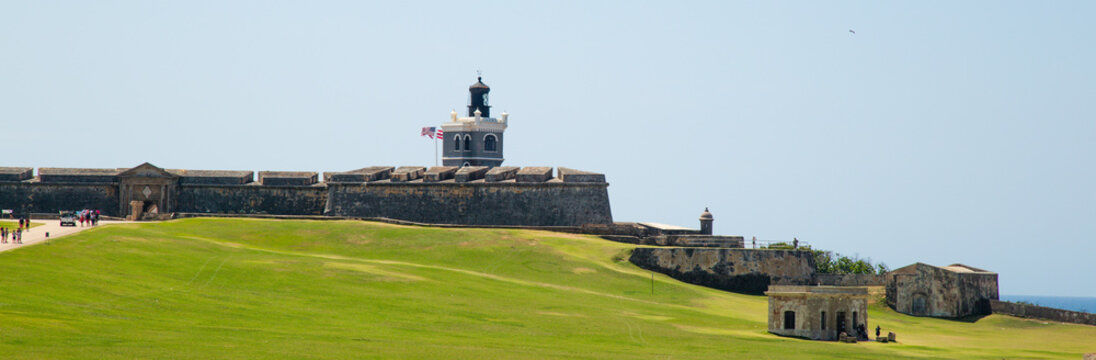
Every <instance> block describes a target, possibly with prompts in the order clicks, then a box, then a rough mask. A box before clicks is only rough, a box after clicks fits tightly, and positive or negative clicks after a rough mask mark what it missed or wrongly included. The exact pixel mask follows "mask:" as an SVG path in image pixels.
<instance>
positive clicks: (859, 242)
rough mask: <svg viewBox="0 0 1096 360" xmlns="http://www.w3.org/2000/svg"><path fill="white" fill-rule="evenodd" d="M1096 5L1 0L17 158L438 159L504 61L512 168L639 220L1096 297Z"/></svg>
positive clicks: (337, 166)
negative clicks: (585, 175) (590, 185)
mask: <svg viewBox="0 0 1096 360" xmlns="http://www.w3.org/2000/svg"><path fill="white" fill-rule="evenodd" d="M1094 10H1096V3H1094V2H1083V1H1054V2H1037V1H1028V2H1010V1H961V2H956V1H905V2H877V1H853V2H849V1H826V2H821V1H780V2H776V1H764V2H761V1H758V2H733V1H713V2H696V1H662V2H653V1H620V2H614V1H550V2H547V1H546V2H505V1H459V2H418V1H389V2H364V1H95V2H86V1H60V2H58V1H8V0H0V149H2V150H0V153H2V154H3V155H2V159H3V160H2V161H0V166H29V167H36V168H37V167H103V168H124V167H132V166H136V165H138V164H141V163H143V162H146V161H147V162H151V163H152V164H154V165H157V166H160V167H164V168H182V169H211V170H253V171H264V170H296V171H346V170H351V169H357V168H361V167H365V166H373V165H392V166H400V165H420V166H432V165H433V164H434V161H435V158H434V151H435V149H434V146H435V145H434V143H433V142H432V141H431V140H429V139H427V138H423V137H420V136H419V133H420V131H419V130H420V128H421V127H423V126H438V125H440V124H441V123H443V122H445V121H447V120H448V116H449V112H450V110H453V109H456V110H458V111H462V109H465V108H466V106H467V102H468V92H467V89H468V86H469V85H471V84H472V83H474V82H475V78H476V74H477V71H480V72H482V75H483V81H484V82H485V83H487V84H488V85H490V86H491V89H492V91H491V104H492V106H493V110H494V111H496V112H499V113H501V112H502V111H506V112H508V113H509V114H510V121H509V128H508V129H507V131H506V145H505V149H506V153H505V157H506V163H505V164H506V165H512V166H555V167H558V166H564V167H570V168H576V169H580V170H586V171H594V172H600V173H604V174H606V177H607V180H608V181H609V183H610V186H609V196H610V200H611V203H612V211H613V218H614V220H616V221H651V222H660V223H668V224H675V225H681V226H689V227H697V226H699V223H698V220H697V218H698V216H699V215H700V213H701V212H702V211H703V210H704V208H705V207H708V208H710V209H711V212H712V213H713V214H714V217H715V232H716V233H717V234H723V235H742V236H745V237H746V239H750V238H751V237H757V238H758V239H759V240H762V241H776V240H791V239H792V238H798V239H799V240H801V241H805V242H807V243H809V244H811V245H812V246H813V247H815V248H821V249H827V250H832V251H835V252H838V253H841V254H846V255H856V256H859V257H862V258H870V259H871V260H872V261H875V262H884V263H886V264H887V265H889V266H890V267H891V268H897V267H901V266H905V265H908V264H911V263H914V262H924V263H928V264H934V265H948V264H952V263H964V264H967V265H971V266H975V267H980V268H984V269H988V270H991V271H995V272H997V273H999V274H1000V280H999V281H1000V291H1001V293H1002V294H1016V295H1059V296H1096V276H1094V275H1096V270H1093V267H1092V265H1091V264H1092V254H1094V253H1096V237H1094V236H1093V234H1094V233H1096V205H1094V204H1096V190H1094V186H1093V185H1094V184H1096V169H1094V161H1093V160H1094V154H1096V116H1094V115H1096V101H1094V100H1096V85H1094V84H1096V70H1094V66H1093V64H1096V53H1094V51H1096V47H1093V46H1092V41H1093V39H1096V25H1093V24H1094V23H1093V22H1092V21H1091V17H1092V14H1094V13H1096V11H1094ZM850 30H852V31H850ZM747 241H748V240H747Z"/></svg>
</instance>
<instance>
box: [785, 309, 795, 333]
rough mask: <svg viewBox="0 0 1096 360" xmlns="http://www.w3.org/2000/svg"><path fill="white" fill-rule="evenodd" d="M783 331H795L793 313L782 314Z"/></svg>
mask: <svg viewBox="0 0 1096 360" xmlns="http://www.w3.org/2000/svg"><path fill="white" fill-rule="evenodd" d="M784 330H795V311H785V312H784Z"/></svg>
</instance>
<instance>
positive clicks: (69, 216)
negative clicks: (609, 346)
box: [61, 211, 76, 226]
mask: <svg viewBox="0 0 1096 360" xmlns="http://www.w3.org/2000/svg"><path fill="white" fill-rule="evenodd" d="M65 225H68V226H76V213H73V212H71V211H62V212H61V226H65Z"/></svg>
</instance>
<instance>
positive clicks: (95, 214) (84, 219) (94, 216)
mask: <svg viewBox="0 0 1096 360" xmlns="http://www.w3.org/2000/svg"><path fill="white" fill-rule="evenodd" d="M76 216H77V217H79V218H80V219H79V221H80V226H84V224H87V226H95V225H99V210H88V209H84V210H80V212H77V213H76Z"/></svg>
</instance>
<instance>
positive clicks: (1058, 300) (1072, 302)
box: [1001, 295, 1096, 313]
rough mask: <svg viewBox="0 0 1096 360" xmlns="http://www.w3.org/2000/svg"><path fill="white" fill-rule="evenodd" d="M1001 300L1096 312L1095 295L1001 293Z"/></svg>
mask: <svg viewBox="0 0 1096 360" xmlns="http://www.w3.org/2000/svg"><path fill="white" fill-rule="evenodd" d="M1001 301H1011V302H1017V301H1026V302H1029V303H1032V304H1035V305H1039V306H1046V307H1052V308H1058V309H1065V310H1073V311H1083V312H1089V313H1096V298H1093V297H1072V296H1036V295H1001Z"/></svg>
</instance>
